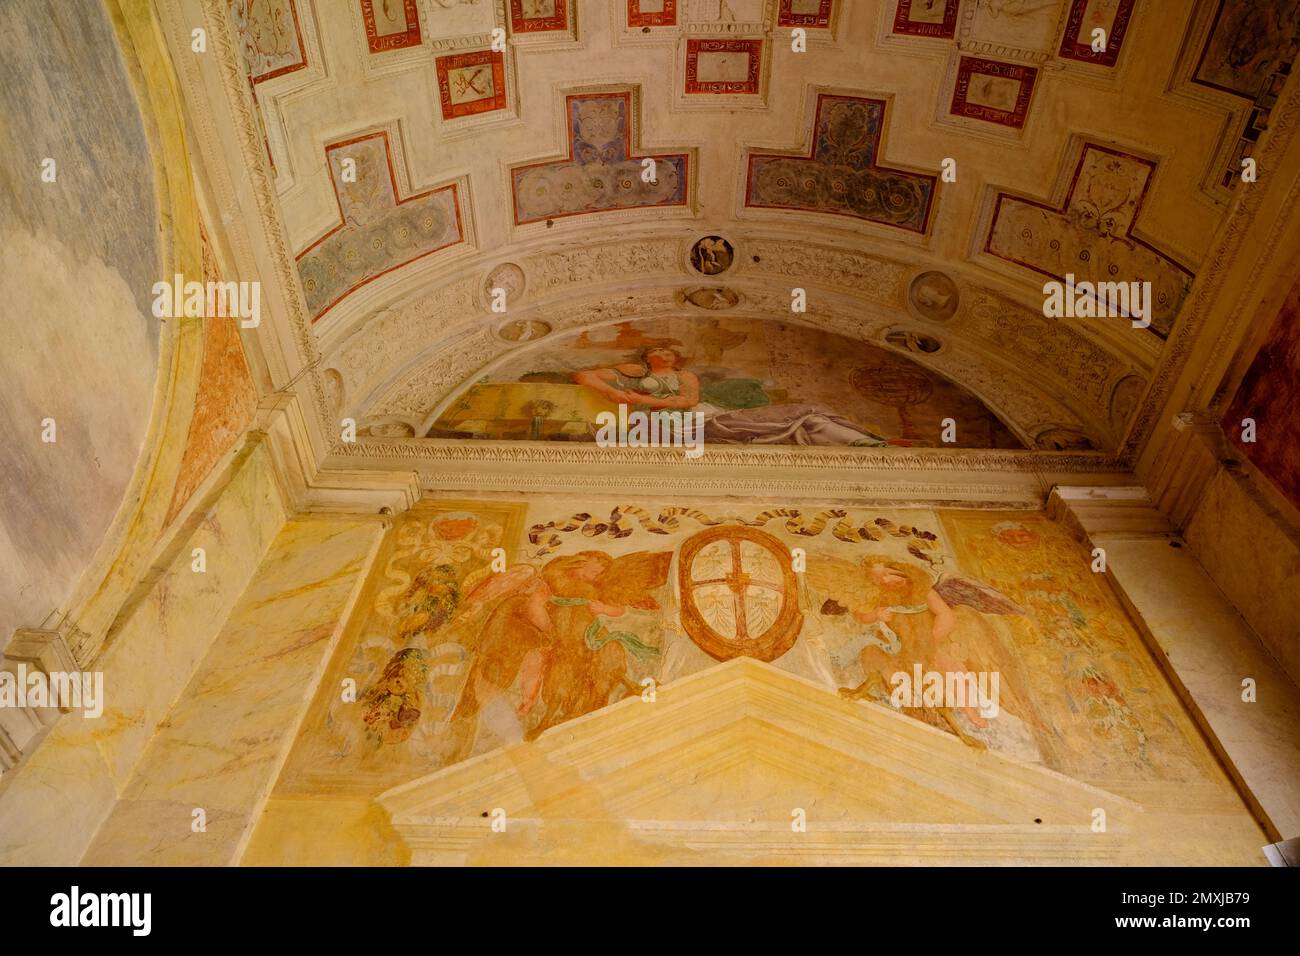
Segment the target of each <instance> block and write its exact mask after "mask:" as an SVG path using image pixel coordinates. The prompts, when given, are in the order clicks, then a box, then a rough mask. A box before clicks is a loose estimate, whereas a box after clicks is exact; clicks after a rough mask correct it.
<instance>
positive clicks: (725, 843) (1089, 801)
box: [379, 658, 1142, 863]
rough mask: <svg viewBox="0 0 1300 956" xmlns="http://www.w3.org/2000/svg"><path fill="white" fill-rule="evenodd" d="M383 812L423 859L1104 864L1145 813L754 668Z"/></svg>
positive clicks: (418, 790)
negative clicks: (702, 856) (1099, 821)
mask: <svg viewBox="0 0 1300 956" xmlns="http://www.w3.org/2000/svg"><path fill="white" fill-rule="evenodd" d="M379 802H380V803H381V804H382V805H383V807H384V808H385V809H386V810H387V812H388V813H389V815H390V817H391V818H392V821H393V825H394V826H395V827H396V829H397V831H398V832H399V833H400V834H401V835H402V837H403V839H404V840H405V841H406V842H407V843H408V844H409V845H410V846H411V848H412V851H413V858H414V859H415V860H416V862H494V863H504V862H521V863H522V862H530V863H532V862H557V863H566V862H577V861H579V860H581V861H583V862H610V863H641V862H685V861H690V859H691V858H692V856H693V855H694V854H695V853H697V852H701V851H704V850H708V851H709V854H710V855H711V856H710V858H711V860H712V861H713V862H716V861H717V859H718V858H721V859H724V860H726V861H727V862H735V863H752V862H922V861H925V860H927V859H930V860H937V859H948V860H952V861H958V862H969V863H995V862H1021V861H1027V860H1040V861H1042V862H1108V861H1110V860H1113V859H1114V857H1115V855H1116V853H1117V852H1118V848H1119V842H1118V841H1119V838H1121V837H1122V836H1123V835H1124V834H1125V833H1126V832H1128V830H1127V828H1129V827H1130V826H1131V825H1132V821H1134V820H1136V819H1137V818H1139V817H1140V816H1141V815H1142V811H1141V808H1140V807H1138V806H1137V805H1136V804H1134V803H1132V802H1131V801H1129V800H1126V799H1124V798H1121V797H1117V796H1115V795H1114V794H1110V793H1107V792H1106V791H1103V790H1100V789H1098V788H1096V787H1093V786H1089V785H1087V784H1084V783H1081V782H1079V781H1076V780H1071V779H1069V778H1067V777H1065V776H1062V775H1061V774H1058V773H1055V772H1053V771H1050V770H1047V769H1045V768H1043V767H1040V766H1037V765H1033V764H1027V763H1024V762H1021V761H1017V760H1015V759H1012V758H1008V757H1005V756H1002V755H999V754H995V753H991V752H989V751H982V750H976V749H974V748H972V747H970V746H968V745H966V744H964V743H962V742H961V741H960V740H958V739H957V738H956V737H954V736H952V735H949V734H946V733H943V732H941V731H938V730H935V729H934V728H932V727H929V726H927V725H925V724H923V723H921V722H920V721H917V720H913V719H911V718H909V717H905V716H903V715H901V714H899V713H896V712H894V711H892V710H890V709H889V708H887V707H882V706H878V705H875V704H867V703H860V702H852V701H846V700H842V699H841V698H839V697H838V696H837V695H835V694H833V693H829V692H827V691H826V690H824V689H822V688H821V687H819V686H817V685H814V684H812V683H811V682H808V681H805V680H803V679H801V678H799V677H795V676H793V675H791V674H788V673H786V672H784V671H782V670H780V669H778V668H776V667H774V666H772V665H770V664H764V663H760V662H758V661H755V660H752V659H749V658H740V659H737V660H733V661H730V662H728V663H726V664H721V665H719V666H717V667H714V668H712V669H710V670H708V671H705V672H703V673H700V674H696V675H693V676H691V677H689V678H686V679H683V680H681V681H677V682H675V683H673V684H671V685H668V686H664V687H661V688H659V689H658V691H657V693H656V695H655V700H654V701H653V702H647V701H644V700H642V699H640V698H633V699H628V700H624V701H622V702H620V703H618V704H615V705H613V706H610V707H607V708H604V709H603V710H600V711H598V712H596V713H593V714H590V715H587V716H586V717H583V718H581V719H579V720H575V721H572V722H571V723H569V724H566V725H564V726H562V727H557V728H555V729H554V730H552V731H550V732H548V733H546V734H544V735H542V736H541V737H540V738H539V739H538V740H536V741H535V742H533V743H527V744H519V745H515V746H511V747H505V748H502V749H500V750H496V751H493V752H491V753H487V754H483V755H482V756H479V757H476V758H474V759H472V760H469V761H466V762H464V763H462V764H458V765H457V766H455V767H450V768H447V769H445V770H442V771H439V772H437V773H434V774H430V775H429V776H427V777H423V778H420V779H418V780H414V781H412V782H410V783H407V784H404V785H402V786H399V787H395V788H393V789H391V790H389V791H387V792H386V793H384V794H382V795H381V796H380V797H379ZM1098 810H1101V811H1103V812H1104V813H1105V816H1106V819H1107V821H1108V826H1107V831H1106V832H1103V833H1099V832H1095V831H1094V827H1093V823H1094V820H1095V819H1096V811H1098ZM494 822H495V824H496V828H495V829H494V826H493V825H494ZM800 824H803V827H802V828H801V827H800ZM718 854H721V856H720V857H718Z"/></svg>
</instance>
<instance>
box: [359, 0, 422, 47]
mask: <svg viewBox="0 0 1300 956" xmlns="http://www.w3.org/2000/svg"><path fill="white" fill-rule="evenodd" d="M402 8H403V9H404V10H405V12H406V23H407V27H406V32H405V33H390V34H389V35H388V36H380V35H379V27H378V26H377V25H376V22H375V0H361V17H362V19H363V20H365V22H366V46H368V47H369V48H370V52H371V53H386V52H388V51H389V50H404V49H406V48H407V47H412V46H419V45H420V11H419V8H418V7H416V5H415V0H402Z"/></svg>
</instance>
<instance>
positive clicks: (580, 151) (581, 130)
mask: <svg viewBox="0 0 1300 956" xmlns="http://www.w3.org/2000/svg"><path fill="white" fill-rule="evenodd" d="M565 114H566V116H567V117H568V130H569V145H568V156H566V157H565V158H564V159H561V160H558V161H550V162H542V163H531V164H528V165H524V166H514V167H512V168H511V170H510V174H511V186H512V189H513V195H514V209H515V224H516V225H525V224H527V223H532V222H542V221H544V220H547V219H558V218H561V217H564V216H579V215H583V214H586V213H594V212H612V211H616V210H621V209H638V208H653V207H656V206H685V205H686V203H687V196H686V189H687V178H688V164H689V159H688V157H687V156H686V154H684V153H680V154H675V155H655V156H653V157H651V158H653V160H654V171H653V174H654V177H655V178H653V179H649V180H647V179H646V178H644V177H643V175H642V173H643V172H645V171H646V169H647V168H648V167H645V166H643V162H642V161H643V157H641V156H634V155H633V154H632V122H633V103H632V94H631V93H626V92H624V93H584V94H579V95H574V96H569V97H567V98H566V99H565Z"/></svg>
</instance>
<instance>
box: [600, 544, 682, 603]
mask: <svg viewBox="0 0 1300 956" xmlns="http://www.w3.org/2000/svg"><path fill="white" fill-rule="evenodd" d="M672 560H673V553H672V552H671V551H637V552H634V553H633V554H625V555H623V556H622V557H621V558H615V559H614V563H613V564H611V565H610V566H609V568H608V569H607V570H606V571H605V573H604V574H602V575H601V576H600V580H599V581H598V582H597V585H596V586H597V590H598V592H599V593H600V599H601V600H602V601H604V602H605V603H606V604H623V605H627V604H631V605H633V606H634V607H650V608H653V607H658V604H656V603H654V599H653V598H652V597H651V596H650V592H651V591H653V590H655V589H656V588H660V587H663V585H664V584H666V583H667V581H668V566H669V565H670V564H672Z"/></svg>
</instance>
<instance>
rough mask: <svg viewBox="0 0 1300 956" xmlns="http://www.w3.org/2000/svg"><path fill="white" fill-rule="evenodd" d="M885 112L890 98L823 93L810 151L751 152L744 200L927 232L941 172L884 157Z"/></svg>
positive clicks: (753, 205)
mask: <svg viewBox="0 0 1300 956" xmlns="http://www.w3.org/2000/svg"><path fill="white" fill-rule="evenodd" d="M885 119H886V116H885V101H884V100H872V99H864V98H862V97H856V96H831V95H827V94H822V95H820V96H818V98H817V112H816V116H815V118H814V119H813V146H812V151H811V155H810V156H795V155H789V154H774V153H759V152H751V153H750V154H749V176H748V182H747V186H746V190H745V205H746V206H748V207H750V208H755V209H794V210H800V211H803V212H818V213H829V214H831V215H836V216H850V217H852V218H854V219H861V220H864V221H866V222H874V223H880V224H883V225H887V226H897V227H898V228H900V229H906V230H908V231H910V232H918V233H923V232H925V231H926V229H927V227H928V225H929V221H930V209H931V205H932V203H933V199H934V189H935V183H936V177H935V176H929V175H926V174H923V173H912V172H906V171H904V170H900V169H892V168H889V167H885V166H882V165H880V164H879V161H878V156H879V150H880V139H881V134H882V133H883V131H884V127H885Z"/></svg>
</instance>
